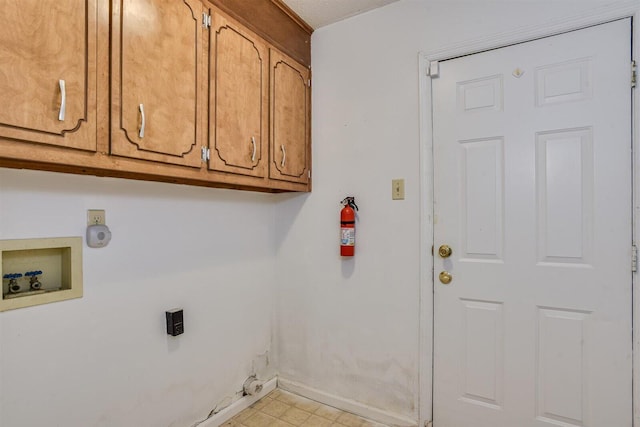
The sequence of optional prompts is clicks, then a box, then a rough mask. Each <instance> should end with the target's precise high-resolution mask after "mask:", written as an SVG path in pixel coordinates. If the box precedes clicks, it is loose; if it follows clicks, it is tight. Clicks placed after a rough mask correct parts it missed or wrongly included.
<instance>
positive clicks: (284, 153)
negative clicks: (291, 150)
mask: <svg viewBox="0 0 640 427" xmlns="http://www.w3.org/2000/svg"><path fill="white" fill-rule="evenodd" d="M280 148H281V149H282V163H281V164H280V166H281V167H284V164H285V162H286V161H287V150H285V149H284V144H283V145H281V146H280Z"/></svg>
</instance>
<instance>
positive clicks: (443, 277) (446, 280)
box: [438, 271, 453, 285]
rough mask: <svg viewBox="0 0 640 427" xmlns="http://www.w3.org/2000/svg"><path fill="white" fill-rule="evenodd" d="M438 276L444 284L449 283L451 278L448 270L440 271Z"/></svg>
mask: <svg viewBox="0 0 640 427" xmlns="http://www.w3.org/2000/svg"><path fill="white" fill-rule="evenodd" d="M438 277H439V278H440V282H442V283H443V284H445V285H448V284H449V283H451V280H453V276H451V273H449V272H448V271H441V272H440V275H439V276H438Z"/></svg>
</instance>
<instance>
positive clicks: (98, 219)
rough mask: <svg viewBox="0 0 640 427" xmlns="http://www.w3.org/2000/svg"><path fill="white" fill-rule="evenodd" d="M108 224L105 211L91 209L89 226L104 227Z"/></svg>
mask: <svg viewBox="0 0 640 427" xmlns="http://www.w3.org/2000/svg"><path fill="white" fill-rule="evenodd" d="M106 223H107V220H106V217H105V214H104V210H103V209H89V210H88V211H87V225H96V224H97V225H104V224H106Z"/></svg>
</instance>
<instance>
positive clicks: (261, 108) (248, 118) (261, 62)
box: [209, 13, 269, 177]
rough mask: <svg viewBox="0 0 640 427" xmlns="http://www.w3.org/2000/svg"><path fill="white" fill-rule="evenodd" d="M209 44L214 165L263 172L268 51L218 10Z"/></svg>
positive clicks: (238, 171) (252, 173)
mask: <svg viewBox="0 0 640 427" xmlns="http://www.w3.org/2000/svg"><path fill="white" fill-rule="evenodd" d="M209 45H210V69H209V73H210V76H211V77H210V79H209V82H210V83H209V87H210V91H209V92H210V96H211V99H210V100H209V105H210V112H209V114H210V119H209V137H210V138H211V139H210V141H209V144H210V150H211V151H210V160H209V168H210V169H212V170H217V171H222V172H231V173H236V174H242V175H250V176H259V177H264V176H265V175H266V166H267V160H266V159H267V156H268V152H267V147H268V132H269V131H268V129H269V128H268V110H267V108H268V96H269V92H268V84H269V80H268V73H269V68H268V67H269V63H268V61H269V60H268V54H269V51H268V49H267V47H266V45H265V43H264V42H262V41H260V39H259V38H258V37H257V36H256V35H254V34H253V33H251V32H249V31H248V30H246V29H245V28H244V27H242V26H240V25H239V24H238V23H236V22H235V21H233V20H231V19H228V18H226V17H224V16H223V15H221V14H219V13H214V14H213V26H212V28H211V31H210V42H209Z"/></svg>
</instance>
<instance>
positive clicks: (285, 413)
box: [222, 389, 385, 427]
mask: <svg viewBox="0 0 640 427" xmlns="http://www.w3.org/2000/svg"><path fill="white" fill-rule="evenodd" d="M222 426H223V427H292V426H300V427H331V426H333V427H385V425H384V424H379V423H376V422H373V421H370V420H367V419H365V418H361V417H359V416H357V415H353V414H350V413H348V412H344V411H341V410H339V409H336V408H332V407H331V406H326V405H323V404H321V403H318V402H315V401H313V400H310V399H306V398H304V397H301V396H298V395H296V394H293V393H289V392H286V391H284V390H280V389H276V390H274V391H272V392H271V393H269V394H268V395H266V396H265V397H263V398H262V399H260V400H259V401H257V402H256V403H254V404H253V405H251V407H249V408H247V409H245V410H244V411H242V412H240V413H239V414H238V415H236V416H235V417H233V418H232V419H231V420H229V421H227V422H226V423H224V424H223V425H222Z"/></svg>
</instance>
